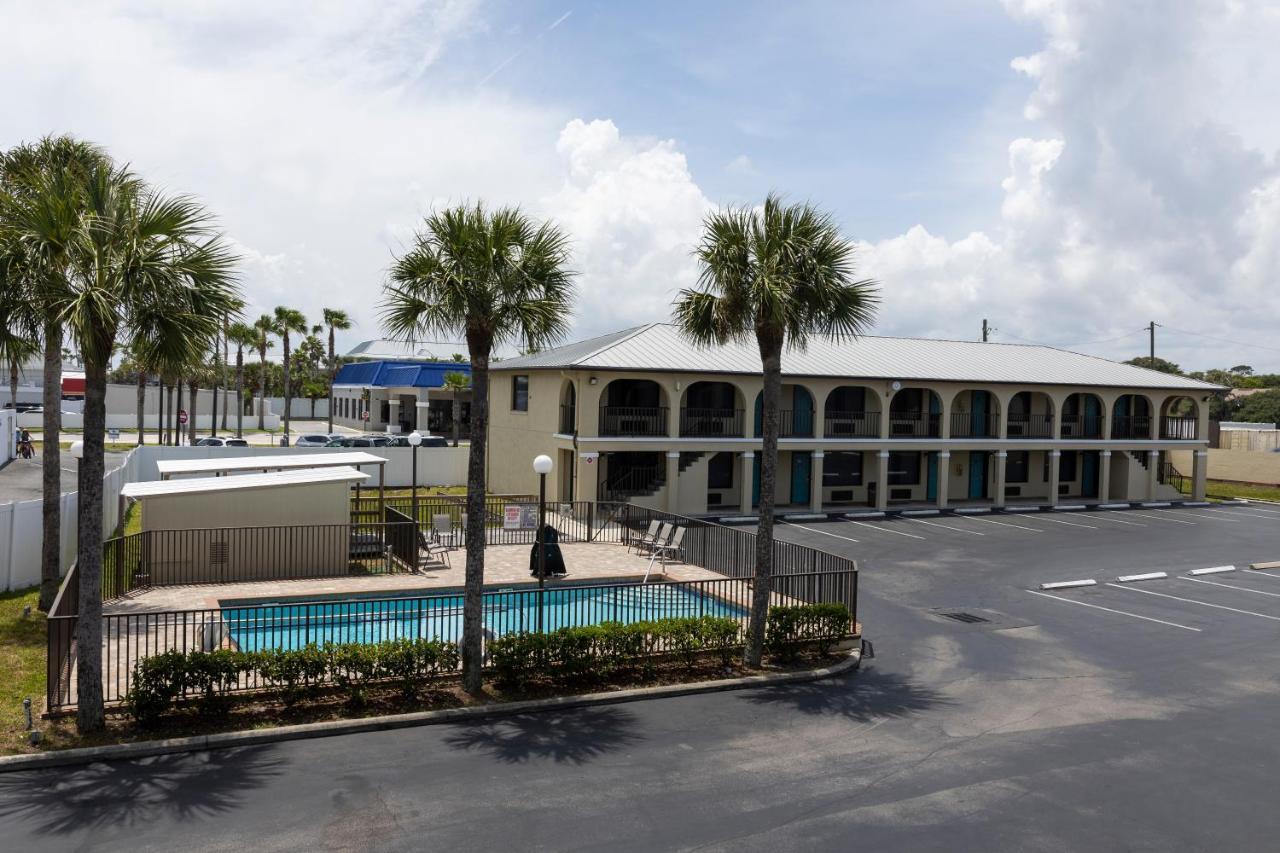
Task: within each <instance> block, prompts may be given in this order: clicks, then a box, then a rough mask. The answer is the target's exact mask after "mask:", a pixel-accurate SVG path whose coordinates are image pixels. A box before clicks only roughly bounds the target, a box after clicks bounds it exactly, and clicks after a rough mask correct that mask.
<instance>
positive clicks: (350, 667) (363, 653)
mask: <svg viewBox="0 0 1280 853" xmlns="http://www.w3.org/2000/svg"><path fill="white" fill-rule="evenodd" d="M324 650H325V654H326V655H328V657H329V677H330V678H331V679H333V681H334V683H335V684H337V685H338V686H339V687H341V688H342V690H343V691H344V692H345V693H346V694H347V700H348V701H349V702H351V704H353V705H361V704H364V701H365V698H366V697H365V688H367V687H368V686H369V683H370V682H371V681H373V680H374V679H376V678H378V676H379V675H380V674H381V673H380V668H381V667H380V663H379V656H380V652H381V649H380V648H379V646H377V645H366V644H364V643H325V646H324Z"/></svg>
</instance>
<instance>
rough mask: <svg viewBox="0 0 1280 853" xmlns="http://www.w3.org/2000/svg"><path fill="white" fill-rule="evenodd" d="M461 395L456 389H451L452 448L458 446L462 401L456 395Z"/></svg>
mask: <svg viewBox="0 0 1280 853" xmlns="http://www.w3.org/2000/svg"><path fill="white" fill-rule="evenodd" d="M460 393H462V392H460V391H459V390H458V389H457V388H455V389H453V412H452V414H453V446H454V447H457V446H458V428H459V425H460V423H461V421H462V401H461V400H459V399H458V395H459V394H460Z"/></svg>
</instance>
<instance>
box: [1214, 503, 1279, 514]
mask: <svg viewBox="0 0 1280 853" xmlns="http://www.w3.org/2000/svg"><path fill="white" fill-rule="evenodd" d="M1247 509H1249V510H1251V511H1253V512H1265V513H1266V514H1267V515H1280V509H1267V508H1265V507H1260V506H1257V505H1256V504H1249V506H1248V507H1247ZM1230 511H1231V510H1229V509H1224V510H1222V512H1230Z"/></svg>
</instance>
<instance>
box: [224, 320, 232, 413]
mask: <svg viewBox="0 0 1280 853" xmlns="http://www.w3.org/2000/svg"><path fill="white" fill-rule="evenodd" d="M230 363H231V337H230V335H229V334H228V332H227V318H226V317H223V318H222V431H223V432H226V431H227V409H228V408H229V406H228V404H227V366H228V365H229V364H230Z"/></svg>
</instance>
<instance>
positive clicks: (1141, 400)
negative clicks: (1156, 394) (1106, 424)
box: [1111, 394, 1151, 439]
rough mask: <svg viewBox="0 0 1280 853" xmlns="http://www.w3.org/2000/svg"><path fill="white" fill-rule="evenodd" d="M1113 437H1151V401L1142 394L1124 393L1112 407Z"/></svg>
mask: <svg viewBox="0 0 1280 853" xmlns="http://www.w3.org/2000/svg"><path fill="white" fill-rule="evenodd" d="M1111 437H1112V438H1120V439H1149V438H1151V401H1150V400H1148V399H1147V398H1146V397H1144V396H1142V395H1141V394H1122V395H1121V396H1120V397H1118V398H1117V399H1116V402H1115V405H1114V406H1113V407H1112V416H1111Z"/></svg>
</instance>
